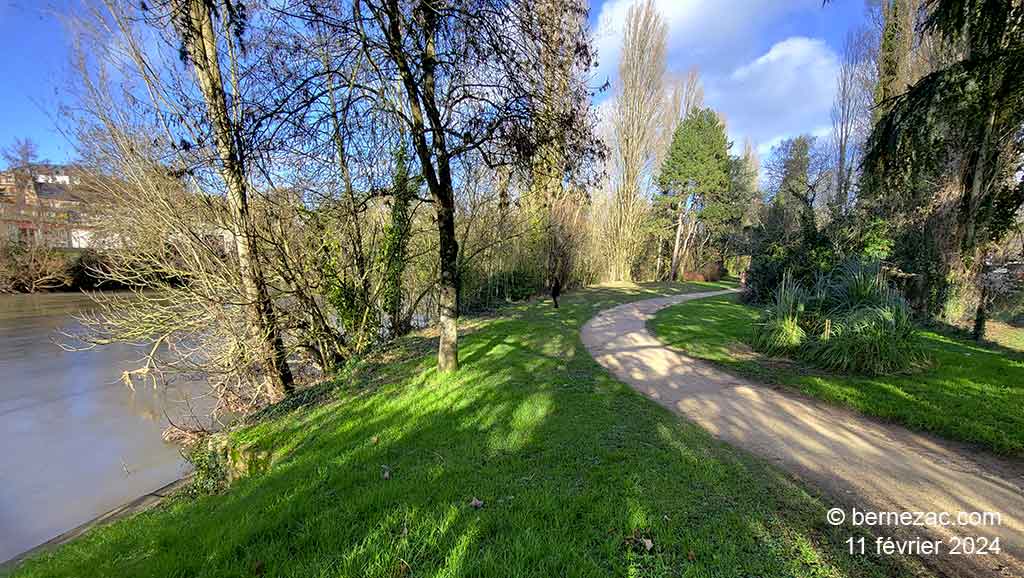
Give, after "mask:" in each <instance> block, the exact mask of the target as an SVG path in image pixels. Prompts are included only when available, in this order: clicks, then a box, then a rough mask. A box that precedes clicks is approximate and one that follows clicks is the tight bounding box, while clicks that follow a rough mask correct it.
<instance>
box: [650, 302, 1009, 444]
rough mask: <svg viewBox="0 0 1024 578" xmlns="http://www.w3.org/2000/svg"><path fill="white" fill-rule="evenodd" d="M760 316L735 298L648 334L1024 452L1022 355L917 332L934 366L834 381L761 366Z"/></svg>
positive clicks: (661, 321) (806, 389) (691, 305)
mask: <svg viewBox="0 0 1024 578" xmlns="http://www.w3.org/2000/svg"><path fill="white" fill-rule="evenodd" d="M758 317H759V312H758V310H757V309H755V308H753V307H748V306H745V305H741V304H739V303H737V302H736V297H735V296H728V297H716V298H711V299H700V300H697V301H689V302H685V303H681V304H679V305H676V306H674V307H669V308H667V309H664V310H662V311H660V312H659V313H658V314H657V315H656V316H655V318H654V319H653V320H652V321H651V323H650V325H651V329H652V331H653V332H654V333H655V334H657V335H658V336H659V337H660V338H661V339H663V340H664V341H665V342H666V343H668V344H670V345H672V346H674V347H677V348H679V349H681V350H684V351H686V352H687V353H689V354H690V355H693V356H694V357H699V358H703V359H707V360H710V361H713V362H715V363H717V364H720V365H722V366H723V367H725V368H727V369H730V370H732V371H734V372H736V373H739V374H742V375H746V376H749V377H753V378H755V379H759V380H762V381H765V382H768V383H771V384H776V385H783V386H787V387H791V388H793V389H796V390H798V391H800V392H802V393H804V394H807V395H809V396H812V397H816V398H819V399H823V400H826V401H829V402H834V403H837V404H841V405H845V406H848V407H851V408H853V409H856V410H858V411H860V412H862V413H865V414H868V415H873V416H877V417H880V418H884V419H886V420H891V421H894V422H897V423H901V424H903V425H906V426H909V427H911V428H914V429H918V430H923V431H927V432H932V433H935V434H937V435H940V436H943V437H946V438H950V439H954V440H961V441H967V442H974V443H978V444H981V445H983V446H986V447H987V448H989V449H991V450H993V451H995V452H998V453H1002V454H1010V455H1017V456H1019V455H1022V454H1024V355H1022V354H1020V353H1019V352H1016V351H1012V350H1009V349H1006V348H1003V347H1000V346H998V345H991V346H986V347H982V346H979V345H977V344H975V343H973V342H971V341H969V340H964V339H958V338H955V337H951V336H947V335H942V334H939V333H934V332H930V331H924V332H922V337H923V341H924V344H925V347H926V349H927V352H928V354H929V356H930V357H931V358H932V361H933V362H932V364H931V366H930V367H929V368H928V369H926V370H924V371H922V372H919V373H913V374H905V375H890V376H877V377H860V376H839V375H832V374H828V373H824V372H822V371H820V370H813V369H809V368H807V367H805V366H801V365H799V364H797V363H781V362H779V360H766V359H765V358H764V356H761V355H758V354H755V353H753V352H751V351H750V349H749V348H747V347H745V346H744V345H743V344H744V343H748V342H749V340H750V337H751V333H752V327H753V324H754V322H756V321H757V319H758Z"/></svg>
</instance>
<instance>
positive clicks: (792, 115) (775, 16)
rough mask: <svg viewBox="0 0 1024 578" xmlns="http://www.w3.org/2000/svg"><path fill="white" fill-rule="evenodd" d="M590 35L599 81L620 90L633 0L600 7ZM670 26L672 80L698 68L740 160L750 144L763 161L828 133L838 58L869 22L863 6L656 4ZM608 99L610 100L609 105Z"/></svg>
mask: <svg viewBox="0 0 1024 578" xmlns="http://www.w3.org/2000/svg"><path fill="white" fill-rule="evenodd" d="M593 1H594V2H595V4H594V5H592V9H591V16H590V27H591V30H592V31H593V33H594V38H595V46H596V48H597V51H598V66H599V68H598V70H597V76H598V79H597V80H599V81H601V82H603V81H604V80H606V79H607V80H610V81H611V83H612V85H613V88H612V89H611V91H614V84H615V82H616V80H617V78H616V77H617V70H616V68H617V66H618V60H619V56H620V53H621V46H622V31H623V25H624V22H625V20H626V14H627V12H628V10H629V7H630V6H631V5H632V4H633V3H634V1H635V0H593ZM655 5H656V6H657V8H658V9H659V11H660V12H661V14H662V16H663V17H664V19H665V21H666V23H667V26H668V66H667V69H668V72H669V74H675V75H677V76H683V75H685V73H686V72H687V71H688V70H689V69H691V68H692V67H697V69H698V70H699V72H700V75H701V79H702V81H703V85H704V92H705V96H704V102H705V106H710V107H712V108H714V109H715V110H717V111H719V112H720V113H722V114H723V115H724V116H725V118H726V123H727V124H726V126H727V129H728V132H729V137H730V139H731V140H732V141H733V142H734V143H735V144H736V149H734V152H737V153H738V152H739V150H737V149H740V147H742V143H743V141H744V139H746V138H750V139H751V140H752V141H753V143H754V145H755V146H756V147H757V148H758V152H759V153H760V154H761V156H762V159H763V158H764V157H765V156H766V155H767V153H768V152H769V151H770V149H771V147H772V146H774V145H776V144H778V143H779V142H780V141H781V140H783V139H785V138H790V137H793V136H797V135H799V134H804V133H808V134H812V135H815V136H825V135H827V134H828V132H829V130H830V127H831V118H830V110H831V107H832V100H833V95H834V92H835V77H836V70H837V67H838V65H839V53H840V52H841V49H842V45H843V41H844V39H845V37H846V34H847V31H849V30H852V29H855V28H857V27H859V26H860V25H861V24H862V22H863V20H864V18H865V4H864V0H833V1H832V2H830V3H828V4H827V5H823V3H822V1H821V0H655ZM602 98H607V96H604V97H602Z"/></svg>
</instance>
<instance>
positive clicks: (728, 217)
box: [658, 108, 742, 279]
mask: <svg viewBox="0 0 1024 578" xmlns="http://www.w3.org/2000/svg"><path fill="white" fill-rule="evenodd" d="M658 185H659V187H660V188H661V190H662V191H663V192H664V197H663V202H666V203H668V205H669V207H670V208H671V210H672V211H674V213H675V215H676V239H675V246H674V249H673V251H672V266H671V271H670V276H671V278H672V279H675V278H676V275H677V274H678V272H679V264H680V260H681V259H682V258H683V256H684V255H685V253H686V250H687V246H688V242H689V240H690V235H687V236H686V237H685V238H684V236H683V232H684V229H686V228H687V225H688V224H689V225H691V226H695V225H696V222H694V221H692V219H700V221H701V222H702V224H703V226H704V227H706V228H707V232H709V233H710V234H712V235H718V234H721V233H722V229H723V228H724V227H726V226H727V224H728V223H731V222H733V221H735V222H737V223H738V222H739V217H741V216H742V210H741V208H739V207H734V206H731V203H730V202H729V199H730V195H729V193H730V181H729V141H728V139H727V138H726V135H725V125H724V124H722V122H721V120H719V118H718V115H717V114H715V111H713V110H711V109H710V108H703V109H699V110H696V111H694V112H692V113H691V114H689V115H688V116H687V117H686V118H685V119H684V120H683V122H681V123H680V124H679V127H678V128H677V129H676V132H675V135H674V136H673V138H672V146H671V147H670V148H669V152H668V155H667V156H666V157H665V161H664V162H663V163H662V166H661V173H660V174H659V176H658ZM737 210H739V213H738V215H739V216H737V215H736V214H737ZM688 220H690V221H689V222H688Z"/></svg>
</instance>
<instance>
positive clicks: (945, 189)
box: [864, 0, 1024, 337]
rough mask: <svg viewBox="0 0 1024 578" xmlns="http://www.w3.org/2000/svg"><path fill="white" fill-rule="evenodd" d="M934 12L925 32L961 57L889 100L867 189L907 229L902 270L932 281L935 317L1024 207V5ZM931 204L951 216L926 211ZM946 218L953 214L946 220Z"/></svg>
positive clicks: (967, 2) (1014, 0) (999, 0)
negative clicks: (956, 281) (952, 285)
mask: <svg viewBox="0 0 1024 578" xmlns="http://www.w3.org/2000/svg"><path fill="white" fill-rule="evenodd" d="M927 8H928V16H927V18H926V19H925V21H924V25H923V30H922V33H923V34H926V35H927V34H931V35H934V36H935V37H936V38H938V39H940V40H941V41H942V42H945V43H946V44H947V45H949V46H956V47H958V51H957V54H958V55H959V59H958V60H956V61H954V62H951V63H949V64H948V65H946V66H943V67H942V68H940V69H938V70H936V71H934V72H932V73H931V74H928V75H927V76H925V77H923V78H921V79H920V80H919V81H917V82H916V83H915V84H914V85H913V86H911V87H910V88H909V89H908V90H907V91H906V92H905V93H904V94H900V95H897V96H895V97H894V98H893V99H892V100H891V101H888V105H887V107H886V110H884V111H882V114H881V116H880V118H879V120H878V122H877V123H876V125H875V129H874V131H873V133H872V135H871V138H870V140H869V142H868V147H867V154H866V156H865V163H864V174H865V178H866V181H865V183H864V188H865V189H866V191H867V194H866V195H865V197H866V198H867V199H868V200H869V201H873V202H869V206H870V207H871V208H872V209H873V210H875V211H876V212H877V213H878V214H879V215H880V216H881V217H883V218H887V219H890V220H896V221H897V222H899V223H900V224H901V231H900V233H899V235H900V236H899V238H897V239H896V253H897V255H904V256H905V260H902V262H900V265H901V267H903V268H904V270H906V271H907V272H909V273H916V274H919V275H922V276H924V285H925V286H924V288H923V290H922V293H923V299H924V300H926V302H927V305H926V309H927V312H928V313H930V314H935V313H938V312H940V311H941V309H942V307H943V305H944V302H945V298H946V295H947V291H948V287H947V286H948V283H949V279H950V278H951V277H952V278H956V277H959V278H962V279H979V278H980V276H981V270H982V266H981V264H982V263H983V261H984V258H985V255H986V254H987V251H988V250H989V248H990V247H991V245H992V243H994V242H996V241H998V240H999V239H1000V238H1002V237H1003V236H1004V235H1005V234H1006V232H1007V231H1008V230H1009V228H1010V226H1011V225H1012V224H1013V222H1014V218H1015V215H1016V214H1017V211H1018V210H1019V208H1020V207H1021V206H1022V204H1024V182H1022V180H1021V178H1020V174H1021V173H1020V171H1021V159H1022V157H1024V136H1022V132H1021V126H1024V4H1022V3H1021V2H1019V1H1018V0H943V1H941V2H940V1H937V0H933V1H929V2H928V3H927ZM929 206H937V207H945V208H946V209H938V210H931V211H930V212H928V211H921V210H920V209H921V207H929ZM948 208H952V209H953V211H947V209H948ZM944 211H946V212H949V213H950V214H952V215H955V217H953V218H945V219H942V218H941V217H942V214H941V213H943V212H944ZM938 235H941V236H942V237H943V244H941V245H939V244H937V243H936V241H935V237H936V236H938ZM927 254H931V256H932V258H930V259H928V260H926V261H924V262H922V261H921V260H920V259H919V258H918V256H920V255H927ZM980 306H981V307H984V306H985V300H984V299H982V300H981V305H980ZM984 313H985V312H984V311H979V315H978V316H977V318H978V319H979V320H981V321H980V322H979V323H978V327H977V328H976V334H977V335H978V336H979V337H980V336H982V335H983V334H984V319H985V318H986V316H985V315H984Z"/></svg>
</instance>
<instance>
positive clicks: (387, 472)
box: [380, 466, 391, 480]
mask: <svg viewBox="0 0 1024 578" xmlns="http://www.w3.org/2000/svg"><path fill="white" fill-rule="evenodd" d="M380 469H381V472H380V477H382V478H384V479H385V480H390V479H391V468H389V467H387V466H381V467H380Z"/></svg>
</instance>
